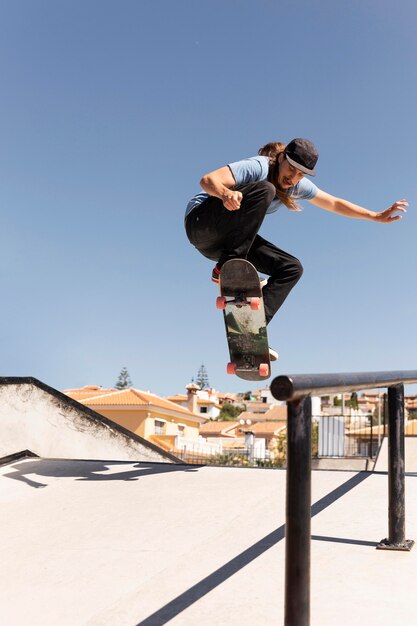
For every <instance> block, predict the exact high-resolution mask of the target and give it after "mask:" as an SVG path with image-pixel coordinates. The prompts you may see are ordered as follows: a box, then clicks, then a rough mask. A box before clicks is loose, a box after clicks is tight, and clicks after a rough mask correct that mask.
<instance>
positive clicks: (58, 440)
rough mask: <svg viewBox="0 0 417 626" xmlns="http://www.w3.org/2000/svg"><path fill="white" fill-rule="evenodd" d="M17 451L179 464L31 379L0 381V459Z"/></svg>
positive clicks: (41, 455) (41, 454) (59, 456)
mask: <svg viewBox="0 0 417 626" xmlns="http://www.w3.org/2000/svg"><path fill="white" fill-rule="evenodd" d="M23 450H29V451H31V452H32V453H34V454H36V455H37V456H40V457H43V458H56V459H69V458H70V459H90V460H100V459H108V460H117V461H153V462H159V463H161V462H163V463H179V460H178V459H177V458H176V457H175V456H173V455H172V454H169V453H168V452H165V451H164V450H162V449H161V448H158V446H156V445H154V444H152V443H150V442H148V441H146V440H145V439H143V438H142V437H139V436H138V435H135V434H134V433H132V432H130V431H129V430H126V429H125V428H123V427H122V426H119V425H118V424H116V423H115V422H112V421H111V420H110V419H108V418H106V417H104V416H102V415H99V414H98V413H95V412H94V411H92V410H91V409H89V408H87V407H85V406H84V405H82V404H79V403H78V402H76V401H75V400H72V399H71V398H68V397H67V396H65V395H64V394H63V393H61V392H59V391H57V390H56V389H53V388H52V387H48V385H45V384H44V383H42V382H40V381H39V380H37V379H36V378H0V458H2V457H6V456H9V455H12V454H14V453H19V452H21V451H23Z"/></svg>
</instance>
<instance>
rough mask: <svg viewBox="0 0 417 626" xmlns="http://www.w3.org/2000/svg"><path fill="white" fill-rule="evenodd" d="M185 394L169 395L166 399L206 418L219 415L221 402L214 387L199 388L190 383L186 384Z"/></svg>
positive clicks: (212, 418) (209, 418) (210, 418)
mask: <svg viewBox="0 0 417 626" xmlns="http://www.w3.org/2000/svg"><path fill="white" fill-rule="evenodd" d="M186 390H187V394H178V395H176V396H169V397H168V398H167V400H168V401H169V402H173V403H175V404H178V405H179V406H182V407H184V408H188V410H190V411H191V412H192V413H196V414H197V415H200V416H201V417H204V418H205V419H206V420H215V419H217V418H218V416H219V415H220V410H221V404H220V399H219V395H218V393H217V391H215V390H214V389H200V387H198V385H195V384H194V383H190V384H189V385H187V386H186Z"/></svg>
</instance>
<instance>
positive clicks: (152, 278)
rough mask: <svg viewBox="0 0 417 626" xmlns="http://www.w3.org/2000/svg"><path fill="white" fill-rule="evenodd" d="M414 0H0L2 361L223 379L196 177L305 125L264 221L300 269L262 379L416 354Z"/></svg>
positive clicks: (218, 319) (22, 367)
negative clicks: (307, 197)
mask: <svg viewBox="0 0 417 626" xmlns="http://www.w3.org/2000/svg"><path fill="white" fill-rule="evenodd" d="M416 26H417V4H416V3H415V0H398V1H397V2H395V3H393V2H388V0H367V1H366V2H363V0H361V1H360V0H340V1H338V2H334V0H320V2H311V0H300V1H299V2H292V1H289V0H288V1H287V0H281V1H280V2H276V1H275V0H257V1H256V2H254V1H253V0H250V1H249V0H212V1H211V2H210V3H203V2H189V1H185V0H176V2H172V0H160V1H159V2H155V1H154V0H134V1H133V0H117V1H116V0H78V1H77V0H59V1H57V0H37V1H36V2H34V1H33V0H2V1H1V2H0V78H1V90H2V97H1V99H0V138H1V141H0V183H1V186H0V189H1V196H0V197H1V228H0V238H1V242H0V244H1V245H0V279H1V282H0V284H1V295H2V307H1V314H0V315H1V355H2V357H1V363H2V375H4V376H26V375H30V376H36V377H37V378H39V379H41V380H42V381H44V382H45V383H47V384H49V385H52V386H54V387H57V388H58V389H65V388H68V387H74V386H82V385H86V384H99V385H103V386H113V385H114V383H115V381H116V379H117V376H118V374H119V372H120V370H121V368H122V367H123V366H126V367H127V368H128V370H129V373H130V375H131V378H132V380H133V383H134V385H135V386H136V387H138V388H140V389H150V390H151V391H153V392H155V393H158V394H161V395H168V394H171V393H175V392H180V391H182V390H183V388H184V386H185V385H186V384H187V383H188V382H189V381H190V379H191V378H192V377H193V376H195V375H196V374H197V370H198V368H199V366H200V365H201V363H204V364H205V366H206V368H207V371H208V375H209V380H210V383H211V385H212V386H214V387H216V388H217V389H220V390H222V391H246V390H247V389H248V388H256V387H257V385H256V383H254V384H253V385H251V384H250V383H249V384H248V383H247V382H245V381H240V380H239V379H237V378H235V377H231V376H228V375H227V374H226V371H225V366H226V362H227V360H228V353H227V348H226V341H225V336H224V327H223V319H222V316H221V313H220V312H218V311H216V309H215V304H214V301H215V297H216V295H217V291H216V287H215V286H214V285H212V284H211V282H210V273H211V268H212V264H211V263H210V262H209V261H207V260H206V259H204V258H203V257H202V256H200V255H199V253H198V252H197V251H196V250H194V249H193V248H192V247H191V245H190V244H189V243H188V241H187V239H186V237H185V234H184V230H183V214H184V210H185V205H186V203H187V201H188V199H189V198H190V197H191V196H192V195H194V193H196V192H197V191H198V190H199V184H198V181H199V179H200V177H201V175H202V174H203V173H205V172H207V171H210V170H212V169H215V168H217V167H220V166H222V165H224V164H226V163H228V162H231V161H235V160H239V159H241V158H244V157H248V156H252V155H254V154H255V153H256V152H257V150H258V148H259V147H260V146H261V145H263V144H264V143H266V142H267V141H271V140H281V141H288V140H290V139H292V138H293V137H296V136H301V137H302V136H305V137H308V138H310V139H311V140H312V141H314V142H315V143H316V145H317V147H318V148H319V151H320V159H319V163H318V166H317V171H318V176H317V177H316V179H315V182H316V183H317V185H318V186H319V187H320V188H321V189H324V190H325V191H328V192H330V193H332V194H335V195H337V196H341V197H344V198H347V199H349V200H351V201H353V202H356V203H358V204H361V205H362V206H365V207H367V208H369V209H372V210H382V209H384V208H386V207H387V206H389V205H390V204H391V203H392V202H393V201H395V200H397V199H401V198H406V199H407V200H408V201H409V203H410V207H409V212H408V214H407V215H406V217H405V218H404V219H403V220H401V221H399V222H397V223H395V224H393V225H390V226H384V225H377V224H373V223H370V222H365V221H359V220H350V219H347V218H342V217H338V216H334V215H332V214H330V213H327V212H325V211H323V210H320V209H318V208H316V207H314V206H313V205H311V204H309V203H308V202H306V203H304V211H303V212H302V213H296V214H294V213H290V212H288V211H287V210H286V209H285V208H282V209H281V210H280V211H279V212H278V213H277V214H274V215H271V216H269V217H268V218H267V219H266V221H265V223H264V226H263V228H262V234H263V236H265V237H267V238H269V239H271V240H272V241H273V242H274V243H276V244H277V245H278V246H279V247H281V248H284V249H285V250H288V251H289V252H291V253H292V254H294V255H295V256H297V257H299V258H300V259H301V261H302V263H303V265H304V270H305V272H304V276H303V278H302V281H301V282H300V283H299V284H298V285H297V287H296V288H295V290H294V291H293V292H292V294H291V295H290V297H289V299H288V300H287V302H286V304H285V305H284V307H283V309H282V310H281V311H280V312H279V313H278V315H277V317H276V318H275V319H274V321H273V323H272V325H271V326H270V341H271V345H272V346H273V347H274V348H275V349H277V350H278V351H279V353H280V355H281V359H280V361H279V363H278V364H277V365H275V366H274V370H273V374H274V375H278V374H279V373H296V372H299V373H301V372H312V373H313V372H314V373H316V372H324V371H329V372H335V371H366V370H384V369H416V368H417V342H416V330H415V329H416V312H417V293H416V289H415V285H416V279H415V271H416V262H417V246H416V228H417V216H416V206H417V203H416V176H417V174H416V170H417V123H416V111H417V72H416V58H417V38H416V36H415V33H416Z"/></svg>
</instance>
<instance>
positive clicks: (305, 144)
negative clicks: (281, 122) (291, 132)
mask: <svg viewBox="0 0 417 626" xmlns="http://www.w3.org/2000/svg"><path fill="white" fill-rule="evenodd" d="M284 156H285V158H286V159H287V161H288V163H290V164H291V165H292V166H293V167H296V168H297V170H300V172H303V173H304V174H308V176H315V175H316V172H315V171H314V166H315V165H316V163H317V160H318V158H319V153H318V152H317V150H316V148H315V147H314V145H313V144H312V143H311V141H309V140H308V139H300V138H298V139H293V140H292V141H290V143H289V144H287V146H286V148H285V150H284Z"/></svg>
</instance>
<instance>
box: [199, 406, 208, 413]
mask: <svg viewBox="0 0 417 626" xmlns="http://www.w3.org/2000/svg"><path fill="white" fill-rule="evenodd" d="M200 413H208V408H207V407H206V406H202V407H200Z"/></svg>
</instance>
